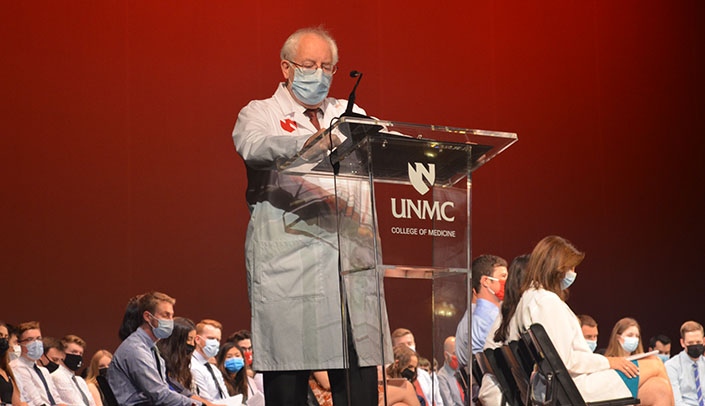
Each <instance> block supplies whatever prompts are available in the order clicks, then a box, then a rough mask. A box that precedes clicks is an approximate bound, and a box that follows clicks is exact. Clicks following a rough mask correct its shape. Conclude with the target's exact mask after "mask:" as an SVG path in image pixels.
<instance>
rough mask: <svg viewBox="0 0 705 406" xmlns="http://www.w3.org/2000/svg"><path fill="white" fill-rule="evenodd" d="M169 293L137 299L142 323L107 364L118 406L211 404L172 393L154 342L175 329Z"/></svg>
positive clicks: (151, 294)
mask: <svg viewBox="0 0 705 406" xmlns="http://www.w3.org/2000/svg"><path fill="white" fill-rule="evenodd" d="M174 303H176V301H175V300H174V299H173V298H171V297H170V296H168V295H166V294H164V293H160V292H149V293H146V294H144V295H143V296H142V297H141V298H140V299H139V305H138V306H139V314H140V316H141V317H142V325H141V326H140V327H139V328H138V329H137V330H136V331H135V332H134V333H132V334H130V336H129V337H127V338H126V339H125V341H123V342H122V344H120V346H119V347H118V349H117V351H115V354H114V356H113V360H112V361H111V362H110V366H109V367H108V382H109V383H110V388H111V389H112V391H113V394H114V395H115V398H116V399H117V401H118V403H119V404H120V405H128V406H131V405H140V406H144V405H169V406H192V405H200V404H204V405H210V403H209V402H207V401H205V400H204V399H202V398H200V397H199V396H197V395H193V394H191V393H190V392H188V391H186V392H183V393H177V392H173V391H172V390H170V389H169V385H168V383H167V381H166V366H165V363H164V359H163V358H162V357H161V355H160V354H159V350H158V349H157V346H156V345H155V344H156V343H157V341H159V340H160V339H164V338H168V337H169V336H170V335H171V332H172V330H173V328H174V320H173V319H174Z"/></svg>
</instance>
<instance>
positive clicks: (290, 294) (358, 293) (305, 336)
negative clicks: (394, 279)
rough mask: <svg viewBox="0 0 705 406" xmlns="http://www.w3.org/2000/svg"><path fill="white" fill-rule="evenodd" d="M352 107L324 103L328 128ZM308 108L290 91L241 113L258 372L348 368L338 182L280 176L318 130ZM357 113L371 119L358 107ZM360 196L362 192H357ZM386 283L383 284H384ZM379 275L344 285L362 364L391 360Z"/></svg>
mask: <svg viewBox="0 0 705 406" xmlns="http://www.w3.org/2000/svg"><path fill="white" fill-rule="evenodd" d="M346 104H347V102H346V101H345V100H336V99H334V98H326V100H325V101H324V102H323V105H322V106H321V109H322V110H323V119H321V120H319V121H320V123H321V125H322V126H327V125H329V123H330V122H331V120H332V119H333V118H335V117H338V116H340V115H341V114H342V113H343V112H344V111H345V108H346ZM304 110H305V109H304V108H303V107H302V106H300V105H299V104H298V103H296V102H295V100H294V99H293V98H292V96H291V95H290V93H289V92H288V90H287V89H286V87H285V86H284V84H283V83H282V84H280V85H279V86H278V88H277V91H276V92H275V94H274V96H273V97H271V98H269V99H266V100H255V101H252V102H250V103H249V104H248V105H247V106H246V107H245V108H243V109H242V110H241V111H240V114H239V116H238V119H237V123H236V124H235V129H234V130H233V141H234V143H235V147H236V149H237V151H238V153H239V154H240V155H241V156H242V158H243V159H244V161H245V164H246V166H247V174H248V188H247V201H248V203H249V207H250V212H251V217H250V222H249V225H248V228H247V238H246V242H245V262H246V268H247V279H248V293H249V298H250V305H251V310H252V313H251V316H252V335H253V338H252V344H253V347H254V354H255V356H254V369H255V370H258V371H281V370H321V369H335V368H343V367H344V366H345V365H344V362H343V345H342V344H343V333H342V329H341V305H340V293H339V292H340V289H339V277H338V249H337V247H338V240H337V235H336V227H335V220H333V219H334V218H335V217H334V210H333V209H332V208H333V206H331V200H330V199H329V197H331V196H334V195H335V192H334V189H333V181H332V178H330V177H329V178H326V179H323V178H320V177H315V176H313V177H312V176H308V175H307V176H298V175H294V174H289V173H281V172H279V171H277V170H276V162H277V161H278V160H286V159H288V158H291V157H293V156H295V155H296V154H297V153H298V152H299V151H300V150H301V148H302V147H303V145H304V143H305V142H306V140H307V139H308V138H309V137H310V136H311V135H312V134H313V133H315V132H316V129H315V127H314V126H313V124H312V123H311V122H310V120H309V119H308V117H307V116H305V115H304V113H303V112H304ZM355 111H356V112H358V113H363V114H364V111H362V110H361V109H359V108H357V107H355ZM358 192H359V191H358ZM378 278H379V279H378ZM381 278H382V277H381V276H379V275H377V274H374V273H369V272H360V273H356V274H354V275H350V277H348V278H347V279H346V283H347V285H346V286H347V289H346V290H347V293H348V294H347V298H348V307H349V309H350V318H351V319H352V329H353V336H354V339H355V348H356V350H357V353H358V357H359V360H360V365H361V366H371V365H379V364H381V363H382V357H381V348H382V347H384V348H385V353H386V354H385V355H386V356H385V359H387V360H389V359H391V342H390V340H389V333H388V330H389V327H388V322H387V319H386V307H385V306H384V302H383V306H382V310H383V312H382V313H383V316H382V319H383V320H382V325H383V327H382V328H383V330H384V331H385V337H386V338H387V339H386V340H385V345H383V346H382V345H380V340H379V337H380V334H379V333H380V327H379V326H380V322H379V319H376V318H374V317H371V316H372V315H374V314H379V311H378V307H377V301H376V287H377V286H378V285H377V284H378V283H380V286H381Z"/></svg>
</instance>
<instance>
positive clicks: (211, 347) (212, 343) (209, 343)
mask: <svg viewBox="0 0 705 406" xmlns="http://www.w3.org/2000/svg"><path fill="white" fill-rule="evenodd" d="M219 349H220V341H218V340H216V339H215V338H209V339H207V340H206V345H204V346H203V354H205V355H206V357H207V358H211V357H215V356H216V355H218V350H219Z"/></svg>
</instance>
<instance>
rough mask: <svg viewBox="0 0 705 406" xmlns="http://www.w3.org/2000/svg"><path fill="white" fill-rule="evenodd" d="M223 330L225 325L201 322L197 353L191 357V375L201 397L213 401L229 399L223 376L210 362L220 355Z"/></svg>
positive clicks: (198, 332)
mask: <svg viewBox="0 0 705 406" xmlns="http://www.w3.org/2000/svg"><path fill="white" fill-rule="evenodd" d="M222 330H223V325H222V324H220V323H219V322H217V321H215V320H209V319H206V320H201V321H200V322H199V323H198V324H196V351H194V352H193V355H192V356H191V375H192V376H193V380H194V382H195V384H196V386H197V387H198V389H199V393H200V395H201V397H203V398H204V399H208V400H211V401H215V400H219V399H225V398H227V397H228V390H227V388H226V386H225V382H224V381H223V374H222V373H221V372H220V370H219V369H218V368H217V367H216V366H215V365H213V364H211V362H209V360H210V359H212V358H213V357H215V356H216V355H218V350H219V349H220V339H221V335H222Z"/></svg>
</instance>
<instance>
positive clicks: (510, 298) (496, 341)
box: [456, 254, 529, 405]
mask: <svg viewBox="0 0 705 406" xmlns="http://www.w3.org/2000/svg"><path fill="white" fill-rule="evenodd" d="M528 263H529V255H527V254H523V255H519V256H517V257H515V258H514V259H513V260H512V263H511V264H510V265H509V270H508V272H507V273H508V275H507V281H506V283H505V285H504V300H503V301H502V306H501V307H500V313H499V316H498V317H497V319H496V320H495V322H494V324H493V325H492V328H491V329H490V334H489V336H488V337H487V341H485V346H484V348H485V349H487V348H499V347H501V346H502V345H504V344H506V343H507V342H509V340H508V339H507V338H508V331H507V330H508V323H502V321H503V320H510V319H511V318H512V316H514V310H515V309H516V305H517V303H519V299H520V298H521V285H522V283H523V281H524V274H525V270H526V264H528ZM456 353H457V350H456ZM472 396H473V399H479V400H480V401H481V402H482V404H484V405H495V404H500V403H501V399H502V392H501V391H500V389H499V386H498V384H497V381H496V380H495V377H494V376H493V375H492V374H489V373H487V374H484V375H483V376H482V383H481V385H480V388H479V390H478V388H477V383H476V382H473V386H472Z"/></svg>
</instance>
